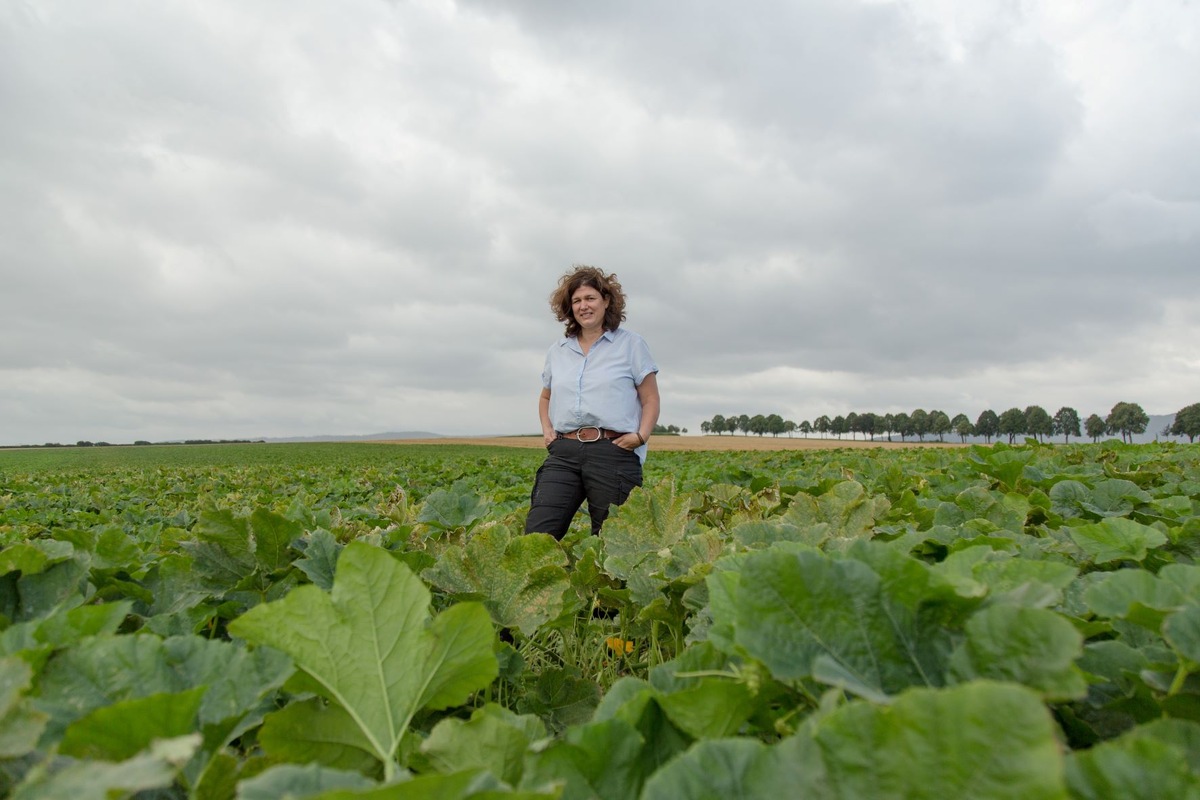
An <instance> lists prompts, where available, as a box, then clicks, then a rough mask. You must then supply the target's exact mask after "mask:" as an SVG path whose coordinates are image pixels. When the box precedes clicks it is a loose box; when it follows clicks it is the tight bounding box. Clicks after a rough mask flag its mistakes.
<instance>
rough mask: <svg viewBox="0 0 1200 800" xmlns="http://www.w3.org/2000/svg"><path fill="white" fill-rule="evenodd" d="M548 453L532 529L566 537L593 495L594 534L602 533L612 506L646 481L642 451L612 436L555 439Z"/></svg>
mask: <svg viewBox="0 0 1200 800" xmlns="http://www.w3.org/2000/svg"><path fill="white" fill-rule="evenodd" d="M548 452H549V455H547V456H546V460H545V461H544V462H542V466H540V467H539V468H538V471H537V478H536V479H535V480H534V482H533V493H532V494H531V495H530V498H529V516H528V517H526V518H525V532H526V533H549V534H550V535H552V536H553V537H554V538H555V539H561V538H562V537H563V534H565V533H566V532H567V528H569V527H570V526H571V519H572V518H573V517H574V516H575V512H576V511H578V510H579V507H580V506H581V505H583V501H584V500H587V504H588V514H589V515H590V516H591V518H592V534H593V535H595V534H599V533H600V526H601V525H603V524H604V520H605V519H606V518H607V517H608V509H609V506H612V505H620V504H621V503H624V502H625V500H626V499H627V498H628V497H629V493H630V492H631V491H633V488H634V487H635V486H641V485H642V462H641V459H639V458H638V456H637V453H635V452H633V451H632V450H625V449H623V448H621V447H617V446H616V445H615V444H613V443H612V440H610V439H600V440H598V441H595V442H579V441H576V440H574V439H558V440H556V441H553V442H551V443H550V447H549V448H548Z"/></svg>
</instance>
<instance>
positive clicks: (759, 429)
mask: <svg viewBox="0 0 1200 800" xmlns="http://www.w3.org/2000/svg"><path fill="white" fill-rule="evenodd" d="M750 432H751V433H753V434H754V435H756V436H762V435H763V434H764V433H766V432H767V418H766V417H764V416H763V415H762V414H755V415H754V416H753V417H751V418H750Z"/></svg>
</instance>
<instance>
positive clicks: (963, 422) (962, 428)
mask: <svg viewBox="0 0 1200 800" xmlns="http://www.w3.org/2000/svg"><path fill="white" fill-rule="evenodd" d="M950 430H952V431H954V432H955V433H957V434H958V436H959V438H960V439H962V441H963V442H964V443H965V442H966V441H967V437H968V436H970V435H971V434H972V433H974V432H975V426H974V425H972V424H971V418H970V417H968V416H967V415H966V414H955V415H954V419H952V420H950Z"/></svg>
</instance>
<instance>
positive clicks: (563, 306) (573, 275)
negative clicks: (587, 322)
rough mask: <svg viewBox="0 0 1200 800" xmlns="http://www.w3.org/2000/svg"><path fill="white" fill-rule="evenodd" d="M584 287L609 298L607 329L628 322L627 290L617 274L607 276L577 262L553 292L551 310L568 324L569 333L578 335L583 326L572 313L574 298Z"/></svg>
mask: <svg viewBox="0 0 1200 800" xmlns="http://www.w3.org/2000/svg"><path fill="white" fill-rule="evenodd" d="M581 286H590V287H591V288H593V289H595V290H596V291H598V292H600V296H601V297H603V298H604V299H605V300H607V301H608V309H607V310H606V311H605V312H604V330H606V331H615V330H616V329H617V328H619V327H621V323H622V322H624V321H625V292H623V291H622V290H621V284H620V283H619V282H618V281H617V275H616V273H615V272H614V273H612V274H611V275H605V274H604V271H603V270H600V269H597V268H596V267H589V266H587V265H586V264H576V265H575V266H574V267H573V268H572V269H571V270H570V271H568V272H567V273H566V274H565V275H563V276H562V277H561V278H559V280H558V288H557V289H555V290H554V294H552V295H550V310H551V311H553V312H554V316H555V318H556V319H557V320H558V321H559V322H562V323H565V324H566V327H567V333H566V335H567V336H578V335H579V332H580V330H582V328H580V327H579V323H578V322H576V321H575V315H574V314H572V313H571V297H572V296H573V295H574V294H575V292H577V291H578V290H579V288H580V287H581Z"/></svg>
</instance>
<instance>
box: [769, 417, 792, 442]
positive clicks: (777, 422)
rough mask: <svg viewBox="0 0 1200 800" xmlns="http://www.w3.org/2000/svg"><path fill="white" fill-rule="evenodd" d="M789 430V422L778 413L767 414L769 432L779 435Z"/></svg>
mask: <svg viewBox="0 0 1200 800" xmlns="http://www.w3.org/2000/svg"><path fill="white" fill-rule="evenodd" d="M786 430H787V423H786V422H784V421H783V417H781V416H779V415H778V414H767V433H769V434H771V435H772V436H775V437H778V436H779V434H781V433H783V432H784V431H786Z"/></svg>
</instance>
